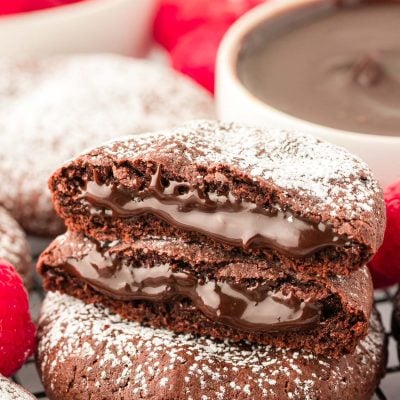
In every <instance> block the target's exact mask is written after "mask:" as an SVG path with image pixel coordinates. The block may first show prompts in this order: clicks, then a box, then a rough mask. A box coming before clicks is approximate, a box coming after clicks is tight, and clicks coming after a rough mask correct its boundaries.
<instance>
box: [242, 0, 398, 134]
mask: <svg viewBox="0 0 400 400" xmlns="http://www.w3.org/2000/svg"><path fill="white" fill-rule="evenodd" d="M354 3H357V4H356V5H354ZM399 20H400V2H398V1H397V2H396V1H359V2H354V1H353V2H349V1H348V2H345V1H342V2H340V3H336V4H332V2H329V1H325V2H317V1H315V2H312V3H311V2H310V3H307V4H306V5H297V6H296V5H295V4H294V5H293V6H291V7H288V8H287V11H285V12H282V13H281V14H280V15H278V16H276V17H275V19H271V20H269V21H268V23H264V24H262V25H260V26H259V27H258V28H256V29H255V30H254V31H253V32H251V33H250V34H249V35H248V36H247V38H245V40H244V44H243V47H242V49H241V52H240V55H239V58H238V63H237V72H238V75H239V78H240V80H241V81H242V83H243V84H244V86H246V87H247V89H248V90H249V91H250V92H251V93H253V94H254V95H255V96H256V97H258V98H259V99H261V100H262V101H264V102H265V103H268V104H269V105H271V106H272V107H274V108H276V109H279V110H282V111H284V112H286V113H288V114H291V115H293V116H296V117H299V118H302V119H305V120H308V121H311V122H315V123H319V124H322V125H326V126H329V127H333V128H338V129H343V130H348V131H355V132H363V133H371V134H382V135H393V136H397V135H400V113H399V105H400V42H399V37H400V24H399Z"/></svg>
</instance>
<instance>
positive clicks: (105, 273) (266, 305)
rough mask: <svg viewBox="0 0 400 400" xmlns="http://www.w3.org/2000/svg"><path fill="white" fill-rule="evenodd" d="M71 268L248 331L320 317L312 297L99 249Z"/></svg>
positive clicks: (121, 295)
mask: <svg viewBox="0 0 400 400" xmlns="http://www.w3.org/2000/svg"><path fill="white" fill-rule="evenodd" d="M65 267H66V269H67V270H68V272H69V273H71V274H73V275H75V276H78V277H79V278H80V279H83V280H85V281H86V282H87V283H88V284H89V285H91V286H92V287H94V288H95V289H96V290H98V291H100V292H102V293H104V294H105V295H107V296H110V297H113V298H116V299H121V300H125V301H132V300H148V301H155V302H162V301H173V299H174V298H177V297H179V298H188V299H190V300H191V301H192V303H193V304H194V306H195V307H196V308H197V309H198V310H200V311H201V312H202V313H203V314H204V315H205V316H206V317H208V318H210V319H212V320H213V321H217V322H221V323H224V324H226V325H229V326H232V327H235V328H238V329H241V330H244V331H261V332H262V331H281V330H302V329H309V328H312V327H314V326H316V325H317V324H318V323H319V319H320V310H321V306H320V305H319V304H318V303H313V302H312V300H311V299H306V300H305V301H302V300H300V299H299V298H298V297H296V296H295V295H294V294H290V295H284V294H283V293H281V292H279V291H277V292H270V291H268V290H267V289H266V288H265V287H263V286H259V287H256V288H253V289H248V288H246V287H243V286H241V285H231V284H228V283H226V282H216V281H206V282H201V281H199V280H198V279H197V278H196V277H195V276H194V275H191V274H189V273H186V272H174V271H173V270H172V268H171V266H170V265H168V264H164V265H158V266H154V267H151V268H148V267H140V266H132V265H126V264H124V263H122V262H119V261H118V260H117V259H115V258H113V256H112V255H110V254H109V253H108V252H107V251H102V250H100V249H96V248H95V247H93V250H92V251H91V252H90V253H88V254H87V255H85V256H84V257H83V258H82V259H80V260H77V259H74V258H69V259H68V262H67V264H66V266H65Z"/></svg>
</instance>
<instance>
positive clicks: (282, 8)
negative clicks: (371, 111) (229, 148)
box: [216, 0, 400, 186]
mask: <svg viewBox="0 0 400 400" xmlns="http://www.w3.org/2000/svg"><path fill="white" fill-rule="evenodd" d="M334 1H336V0H329V1H327V0H324V1H321V0H279V1H271V2H269V3H266V4H263V5H261V6H258V7H257V8H255V9H253V10H252V11H250V12H249V13H247V14H246V15H245V16H243V17H242V18H241V19H239V20H238V21H237V22H236V23H235V24H234V25H233V26H232V27H231V28H230V30H229V31H228V32H227V34H226V35H225V37H224V39H223V41H222V43H221V46H220V48H219V52H218V58H217V71H216V74H217V76H216V101H217V112H218V116H219V118H220V119H223V120H234V121H240V122H246V123H251V124H262V125H268V126H271V127H276V128H289V129H292V128H294V129H298V130H302V131H307V132H310V133H313V134H314V135H316V136H318V137H320V138H322V139H325V140H328V141H330V142H333V143H335V144H338V145H340V146H343V147H346V148H347V149H349V150H350V151H351V152H353V153H354V154H357V155H358V156H360V157H361V158H363V159H364V160H365V161H366V162H367V163H368V164H369V165H370V167H371V168H372V170H373V171H374V172H375V175H376V176H377V178H378V179H379V181H380V183H381V185H382V186H386V185H387V184H389V183H391V182H393V181H395V180H397V179H399V178H400V136H384V135H371V134H363V133H356V132H348V131H343V130H339V129H333V128H329V127H325V126H321V125H317V124H314V123H311V122H308V121H305V120H302V119H299V118H295V117H293V116H290V115H288V114H285V113H283V112H281V111H279V110H277V109H275V108H273V107H272V106H270V105H268V104H266V103H264V102H262V101H261V100H258V99H257V98H255V97H254V96H253V95H252V94H251V93H250V92H249V91H248V90H247V89H246V88H245V87H244V86H243V85H242V84H241V82H240V80H239V79H238V76H237V73H236V64H237V57H238V54H239V50H240V48H241V45H242V43H243V41H244V39H245V37H246V35H247V34H248V33H249V32H251V31H252V30H253V29H254V28H255V27H257V26H258V25H259V24H261V23H264V22H265V21H268V20H270V19H271V18H274V17H276V16H277V15H279V14H281V13H285V12H287V11H289V10H292V9H293V8H294V7H299V6H306V5H317V6H318V5H319V6H324V7H329V6H330V5H331V4H332V3H333V2H334ZM399 112H400V111H399Z"/></svg>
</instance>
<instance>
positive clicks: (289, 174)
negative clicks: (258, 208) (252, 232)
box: [92, 121, 381, 219]
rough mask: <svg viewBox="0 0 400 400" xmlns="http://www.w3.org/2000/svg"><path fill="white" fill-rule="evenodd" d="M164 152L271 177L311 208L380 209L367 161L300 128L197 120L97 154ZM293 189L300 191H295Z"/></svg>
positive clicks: (345, 212)
mask: <svg viewBox="0 0 400 400" xmlns="http://www.w3.org/2000/svg"><path fill="white" fill-rule="evenodd" d="M156 152H161V153H162V154H163V155H166V156H169V157H175V158H178V159H179V160H181V159H183V160H184V163H185V164H187V165H191V164H193V163H197V164H203V165H206V166H211V167H212V166H213V165H216V164H224V165H229V166H231V168H238V169H239V170H241V171H244V172H245V173H246V174H248V176H249V177H250V178H252V179H254V180H258V181H268V182H272V183H273V184H275V185H277V186H278V187H279V188H280V189H282V190H283V191H284V192H285V193H286V195H287V197H288V198H289V197H292V196H294V195H295V196H297V197H302V196H307V197H308V198H309V200H310V202H311V204H310V209H309V210H305V212H307V211H310V212H314V213H316V214H318V215H319V214H320V213H321V212H323V211H329V213H330V214H331V215H332V216H333V217H335V216H336V215H337V214H338V213H341V215H342V217H344V218H348V219H353V218H357V217H358V216H359V215H360V214H363V213H366V212H367V213H370V212H372V211H373V210H374V208H375V203H374V196H375V195H376V193H380V192H381V189H380V188H379V185H378V183H377V181H376V180H375V179H374V178H373V176H372V174H371V171H370V170H369V168H368V167H367V165H366V164H365V163H364V162H363V161H361V160H360V159H358V158H357V157H355V156H353V155H351V154H350V153H348V152H347V151H346V150H344V149H342V148H339V147H336V146H334V145H332V144H329V143H326V142H322V141H320V140H318V139H316V138H315V137H313V136H310V135H306V134H303V133H300V132H289V131H284V130H266V129H260V128H255V127H251V126H246V125H239V124H232V123H220V122H212V121H193V122H190V123H188V124H186V125H184V126H181V127H178V128H176V129H174V130H172V131H162V132H156V133H152V134H147V135H141V136H139V137H126V138H124V139H122V140H118V141H114V142H110V143H109V144H107V145H105V146H104V147H102V149H101V152H99V151H94V152H93V153H92V155H93V159H94V160H95V159H96V157H98V155H99V154H100V156H101V155H104V154H106V155H107V154H108V155H110V156H111V157H116V158H117V159H125V158H135V159H137V158H144V159H146V157H147V158H150V155H152V154H153V156H154V153H156ZM293 191H296V193H295V194H294V193H293Z"/></svg>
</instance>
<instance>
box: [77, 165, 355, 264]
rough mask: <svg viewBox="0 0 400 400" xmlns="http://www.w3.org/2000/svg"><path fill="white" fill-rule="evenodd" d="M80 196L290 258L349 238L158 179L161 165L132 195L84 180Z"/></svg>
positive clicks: (117, 211)
mask: <svg viewBox="0 0 400 400" xmlns="http://www.w3.org/2000/svg"><path fill="white" fill-rule="evenodd" d="M83 197H84V198H85V199H86V200H87V201H88V202H89V203H90V204H91V205H92V206H93V207H94V208H96V209H106V210H111V211H112V213H113V215H115V216H117V217H121V218H131V217H135V216H140V215H143V214H147V213H148V214H152V215H155V216H157V217H158V218H160V219H162V220H164V221H166V222H167V223H169V224H170V225H172V226H175V227H178V228H181V229H184V230H188V231H195V232H198V233H201V234H204V235H206V236H209V237H211V238H213V239H214V240H216V241H219V242H222V243H224V244H228V245H231V246H235V247H243V248H245V249H250V248H271V249H275V250H277V251H279V252H281V253H283V254H286V255H288V256H289V257H304V256H307V255H310V254H312V253H315V252H317V251H319V250H321V249H324V248H326V247H331V246H334V247H336V246H344V245H345V244H348V241H347V239H346V238H344V237H340V236H339V235H337V234H335V233H334V232H333V230H332V228H331V227H330V226H328V225H326V224H322V223H319V224H315V223H311V222H307V221H305V220H302V219H300V218H298V217H294V216H293V215H291V214H290V213H288V212H283V211H280V210H272V211H269V210H266V209H264V208H262V207H258V206H257V205H256V204H254V203H250V202H246V201H244V200H240V199H236V198H235V197H234V196H233V195H232V194H231V193H228V194H227V195H226V196H222V195H218V194H216V193H215V192H208V193H206V192H204V191H202V190H201V189H199V188H192V187H190V186H189V185H188V184H187V183H185V182H175V181H169V184H168V185H167V186H164V185H163V184H162V182H161V174H160V168H158V169H157V172H156V173H155V174H154V175H153V177H152V181H151V184H150V186H149V187H148V188H147V189H145V190H143V191H138V192H136V193H133V194H132V193H128V192H127V191H124V190H123V189H122V188H119V187H117V186H111V185H101V184H98V183H96V182H93V181H92V182H88V183H87V186H86V190H85V191H84V193H83Z"/></svg>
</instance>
